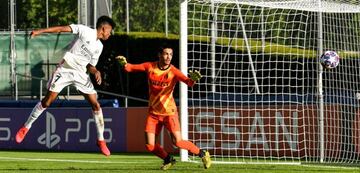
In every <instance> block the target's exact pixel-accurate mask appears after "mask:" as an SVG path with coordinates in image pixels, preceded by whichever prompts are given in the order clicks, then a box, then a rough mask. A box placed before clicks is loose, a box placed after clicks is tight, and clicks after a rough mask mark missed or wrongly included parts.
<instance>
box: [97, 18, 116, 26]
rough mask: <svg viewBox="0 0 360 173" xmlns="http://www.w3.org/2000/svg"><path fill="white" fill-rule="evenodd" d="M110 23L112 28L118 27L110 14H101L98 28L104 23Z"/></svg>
mask: <svg viewBox="0 0 360 173" xmlns="http://www.w3.org/2000/svg"><path fill="white" fill-rule="evenodd" d="M105 24H109V25H110V26H111V27H112V29H114V28H115V27H116V24H115V22H114V21H113V20H112V19H111V18H110V17H109V16H101V17H99V18H98V20H97V22H96V29H99V28H100V27H101V26H102V25H105Z"/></svg>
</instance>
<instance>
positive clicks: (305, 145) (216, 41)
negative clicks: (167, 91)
mask: <svg viewBox="0 0 360 173" xmlns="http://www.w3.org/2000/svg"><path fill="white" fill-rule="evenodd" d="M180 7H181V8H180V9H181V10H180V21H181V22H180V23H181V26H180V32H181V36H180V69H181V70H182V71H183V72H185V73H186V72H187V70H189V69H193V70H200V72H201V74H202V75H203V78H202V79H201V80H200V81H199V82H198V83H197V85H195V86H194V88H189V89H187V88H186V86H184V85H180V113H181V123H182V132H183V137H184V138H185V139H189V140H190V141H192V142H194V143H195V144H196V145H197V146H199V147H200V148H202V149H206V150H209V151H210V153H211V154H212V160H213V161H214V162H222V163H255V162H256V163H258V162H260V163H270V164H275V163H290V164H298V163H301V162H316V163H349V164H359V163H360V111H359V110H360V109H359V99H360V72H359V69H360V62H359V60H360V59H359V58H360V2H359V1H357V0H296V1H295V0H183V1H181V2H180ZM327 50H333V51H336V52H337V53H338V54H339V55H340V57H341V60H340V65H339V66H338V67H336V68H335V69H331V70H326V69H323V68H322V66H321V65H320V64H319V57H320V55H321V54H322V53H323V52H324V51H327ZM181 160H182V161H189V160H190V161H192V160H197V157H196V156H193V155H190V154H188V153H187V152H185V151H181Z"/></svg>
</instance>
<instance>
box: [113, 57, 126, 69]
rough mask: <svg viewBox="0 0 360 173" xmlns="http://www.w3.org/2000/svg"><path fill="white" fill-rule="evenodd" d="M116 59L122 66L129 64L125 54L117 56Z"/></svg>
mask: <svg viewBox="0 0 360 173" xmlns="http://www.w3.org/2000/svg"><path fill="white" fill-rule="evenodd" d="M115 59H116V60H117V61H118V62H119V64H120V66H121V67H124V66H125V65H126V64H127V61H126V58H125V57H124V56H121V55H119V56H117V57H115Z"/></svg>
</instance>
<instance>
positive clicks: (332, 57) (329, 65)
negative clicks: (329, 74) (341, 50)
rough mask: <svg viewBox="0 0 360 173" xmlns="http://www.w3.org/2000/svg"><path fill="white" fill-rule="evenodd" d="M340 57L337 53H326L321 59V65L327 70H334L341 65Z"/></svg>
mask: <svg viewBox="0 0 360 173" xmlns="http://www.w3.org/2000/svg"><path fill="white" fill-rule="evenodd" d="M339 61H340V56H339V55H338V54H337V53H336V52H335V51H326V52H325V53H324V54H322V55H321V57H320V64H321V65H322V66H323V67H324V68H326V69H333V68H335V67H336V66H338V65H339Z"/></svg>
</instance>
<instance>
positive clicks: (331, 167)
mask: <svg viewBox="0 0 360 173" xmlns="http://www.w3.org/2000/svg"><path fill="white" fill-rule="evenodd" d="M301 166H303V167H312V168H329V169H333V168H337V169H348V170H360V168H359V167H351V166H349V167H345V166H331V165H306V164H302V165H301Z"/></svg>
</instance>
